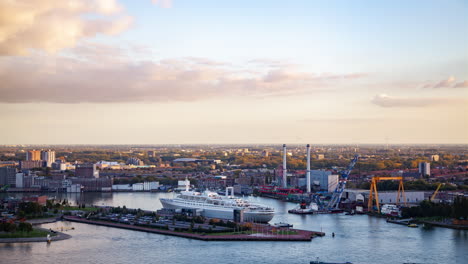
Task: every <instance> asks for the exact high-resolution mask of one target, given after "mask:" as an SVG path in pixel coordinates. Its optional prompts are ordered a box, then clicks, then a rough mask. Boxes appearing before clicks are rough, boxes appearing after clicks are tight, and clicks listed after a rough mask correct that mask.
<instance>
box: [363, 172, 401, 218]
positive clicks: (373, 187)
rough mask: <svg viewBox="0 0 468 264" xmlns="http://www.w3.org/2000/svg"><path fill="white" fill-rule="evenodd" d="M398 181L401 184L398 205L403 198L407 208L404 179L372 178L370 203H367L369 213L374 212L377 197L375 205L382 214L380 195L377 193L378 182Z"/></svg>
mask: <svg viewBox="0 0 468 264" xmlns="http://www.w3.org/2000/svg"><path fill="white" fill-rule="evenodd" d="M392 180H397V181H399V182H400V184H399V185H398V193H397V199H396V202H395V203H396V204H397V205H398V204H399V203H400V199H401V198H403V203H404V204H405V206H406V195H405V188H404V186H403V177H372V181H371V186H370V191H369V201H368V203H367V208H368V210H369V211H373V209H372V207H373V205H374V196H375V205H376V207H377V212H379V213H380V203H379V193H378V192H377V182H379V181H392Z"/></svg>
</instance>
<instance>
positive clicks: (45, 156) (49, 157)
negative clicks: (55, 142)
mask: <svg viewBox="0 0 468 264" xmlns="http://www.w3.org/2000/svg"><path fill="white" fill-rule="evenodd" d="M41 159H42V160H43V161H44V162H45V165H46V167H52V163H54V162H55V151H53V150H50V149H49V150H47V151H43V152H42V153H41Z"/></svg>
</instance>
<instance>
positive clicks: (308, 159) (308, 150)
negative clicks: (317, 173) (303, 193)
mask: <svg viewBox="0 0 468 264" xmlns="http://www.w3.org/2000/svg"><path fill="white" fill-rule="evenodd" d="M306 178H307V179H306V181H307V193H310V191H311V190H310V184H311V182H310V145H309V144H307V175H306Z"/></svg>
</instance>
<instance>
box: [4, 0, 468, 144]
mask: <svg viewBox="0 0 468 264" xmlns="http://www.w3.org/2000/svg"><path fill="white" fill-rule="evenodd" d="M467 11H468V4H467V3H466V2H464V1H455V0H454V1H444V2H440V1H411V2H406V1H392V2H387V3H373V2H367V1H353V2H349V1H333V2H328V1H327V2H325V1H290V2H285V1H255V3H252V2H251V1H249V2H247V1H235V2H231V1H229V2H228V1H223V2H220V1H183V0H173V1H169V0H160V1H156V0H153V1H151V0H141V1H130V0H126V1H122V0H120V1H117V0H98V1H86V0H73V1H68V2H67V3H64V2H63V1H60V0H50V1H46V2H41V3H40V4H39V3H34V2H32V1H31V2H30V3H27V1H24V2H21V3H19V2H4V3H0V14H1V17H3V19H4V21H5V22H4V23H2V24H1V25H0V76H1V79H2V80H3V81H2V82H1V83H0V95H1V96H0V120H1V121H2V128H3V129H2V130H1V131H0V138H1V140H0V144H67V143H68V144H206V143H213V144H216V143H219V144H223V143H226V144H229V143H230V144H253V143H260V144H261V143H266V144H268V143H277V144H279V143H301V144H302V143H311V144H329V143H336V144H344V143H346V144H366V143H368V144H374V143H382V144H385V143H389V144H421V143H428V144H436V143H440V144H444V143H448V144H458V143H460V144H467V143H468V70H467V69H468V48H467V47H468V28H467V27H466V25H467V24H468V17H467V16H466V13H467Z"/></svg>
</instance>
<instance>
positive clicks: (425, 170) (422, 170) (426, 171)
mask: <svg viewBox="0 0 468 264" xmlns="http://www.w3.org/2000/svg"><path fill="white" fill-rule="evenodd" d="M418 168H419V174H421V175H422V176H426V175H427V176H431V163H429V162H420V163H419V165H418Z"/></svg>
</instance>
